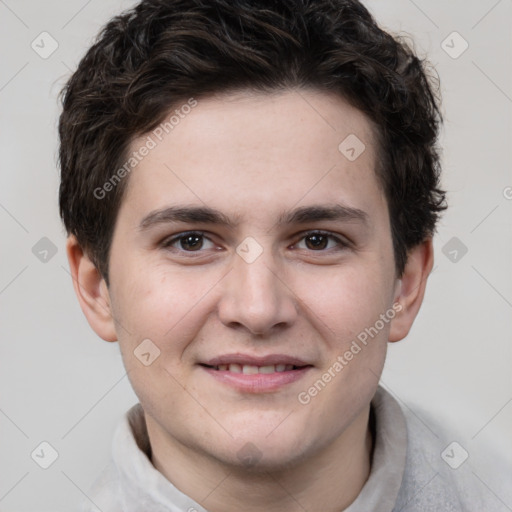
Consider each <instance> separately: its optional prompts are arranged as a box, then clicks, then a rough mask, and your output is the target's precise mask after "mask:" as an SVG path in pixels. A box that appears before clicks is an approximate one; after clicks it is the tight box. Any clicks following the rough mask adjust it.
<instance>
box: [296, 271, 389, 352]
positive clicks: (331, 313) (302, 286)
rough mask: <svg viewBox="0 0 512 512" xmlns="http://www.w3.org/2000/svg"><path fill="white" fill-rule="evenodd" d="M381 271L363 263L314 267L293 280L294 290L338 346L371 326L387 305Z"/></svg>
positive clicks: (306, 310)
mask: <svg viewBox="0 0 512 512" xmlns="http://www.w3.org/2000/svg"><path fill="white" fill-rule="evenodd" d="M388 288H389V286H388V283H387V282H383V273H382V270H380V269H378V268H372V267H371V266H365V268H357V267H348V266H346V267H342V266H340V267H337V268H335V269H334V268H333V269H332V270H331V271H330V272H328V271H326V269H325V268H324V269H316V270H315V271H313V272H308V273H307V274H305V275H301V276H300V277H298V278H297V280H296V286H295V287H294V291H295V292H296V295H297V297H298V298H299V299H300V301H301V302H303V303H304V305H305V306H306V307H305V312H306V313H308V312H309V317H310V320H311V322H314V323H315V324H316V325H317V328H318V329H319V330H321V332H323V333H325V338H326V339H328V340H331V342H332V343H333V344H335V345H337V346H338V348H340V345H343V344H344V343H346V342H347V340H351V339H354V338H355V337H356V336H357V335H358V334H359V333H360V332H361V331H364V329H365V328H368V327H370V326H372V325H373V324H374V323H375V321H376V320H377V319H378V318H379V315H380V314H381V313H384V312H385V311H386V309H387V308H389V304H388V301H389V297H388V295H389V293H388V292H389V290H388Z"/></svg>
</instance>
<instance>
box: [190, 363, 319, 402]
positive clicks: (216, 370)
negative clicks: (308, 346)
mask: <svg viewBox="0 0 512 512" xmlns="http://www.w3.org/2000/svg"><path fill="white" fill-rule="evenodd" d="M199 366H201V367H202V368H204V369H205V370H206V372H207V373H208V374H210V375H211V376H212V377H214V378H216V379H217V380H219V381H220V382H222V383H224V384H226V385H229V386H232V387H235V388H236V389H237V390H239V391H245V392H250V393H261V392H271V391H277V390H278V389H279V388H281V387H282V386H284V385H286V384H291V383H292V382H294V381H296V380H298V379H300V378H302V377H303V376H304V375H305V373H306V372H307V371H308V370H309V369H310V368H312V367H313V365H311V364H309V363H307V362H306V361H304V360H302V359H299V358H296V357H291V356H288V355H284V354H270V355H267V356H263V357H257V356H252V355H247V354H227V355H224V356H220V357H215V358H213V359H210V360H208V361H206V362H204V363H203V362H202V363H199Z"/></svg>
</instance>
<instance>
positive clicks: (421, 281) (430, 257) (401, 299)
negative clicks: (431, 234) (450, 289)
mask: <svg viewBox="0 0 512 512" xmlns="http://www.w3.org/2000/svg"><path fill="white" fill-rule="evenodd" d="M433 265H434V249H433V245H432V238H428V239H427V240H425V241H424V242H422V243H421V244H419V245H416V246H415V247H413V248H412V249H411V250H410V251H409V253H408V257H407V263H406V265H405V269H404V272H403V274H402V276H401V277H400V279H398V280H397V288H396V292H395V299H394V304H397V305H398V304H399V305H400V307H401V309H400V310H398V307H397V306H394V309H395V308H396V309H395V310H396V311H397V314H396V316H395V317H394V318H393V320H392V321H391V328H390V331H389V341H391V342H395V341H400V340H401V339H403V338H405V337H406V336H407V334H408V333H409V330H410V329H411V327H412V324H413V322H414V319H415V318H416V315H417V314H418V311H419V310H420V306H421V303H422V302H423V296H424V295H425V288H426V287H427V278H428V276H429V274H430V272H431V271H432V266H433Z"/></svg>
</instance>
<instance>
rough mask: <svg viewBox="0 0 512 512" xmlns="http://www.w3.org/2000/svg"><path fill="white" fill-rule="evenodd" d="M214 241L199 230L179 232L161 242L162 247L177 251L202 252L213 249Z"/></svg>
mask: <svg viewBox="0 0 512 512" xmlns="http://www.w3.org/2000/svg"><path fill="white" fill-rule="evenodd" d="M214 245H215V244H214V243H213V242H212V241H211V240H210V239H209V238H208V237H206V236H205V235H204V233H200V232H197V233H196V232H189V233H180V234H178V235H176V236H173V237H172V238H168V239H166V240H164V241H163V242H162V247H163V248H165V249H169V250H171V251H174V252H176V251H178V252H189V253H190V252H204V250H207V249H213V248H214Z"/></svg>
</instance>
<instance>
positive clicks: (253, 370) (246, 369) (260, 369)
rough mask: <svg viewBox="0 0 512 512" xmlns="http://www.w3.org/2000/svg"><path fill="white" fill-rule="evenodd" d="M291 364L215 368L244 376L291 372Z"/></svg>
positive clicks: (232, 365)
mask: <svg viewBox="0 0 512 512" xmlns="http://www.w3.org/2000/svg"><path fill="white" fill-rule="evenodd" d="M294 368H296V367H294V365H293V364H269V365H266V366H256V365H252V364H243V365H242V364H237V363H232V364H219V365H218V366H216V367H215V369H216V370H219V371H224V372H225V371H230V372H233V373H243V374H245V375H256V374H257V373H267V374H268V373H274V372H288V371H291V370H293V369H294Z"/></svg>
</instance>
